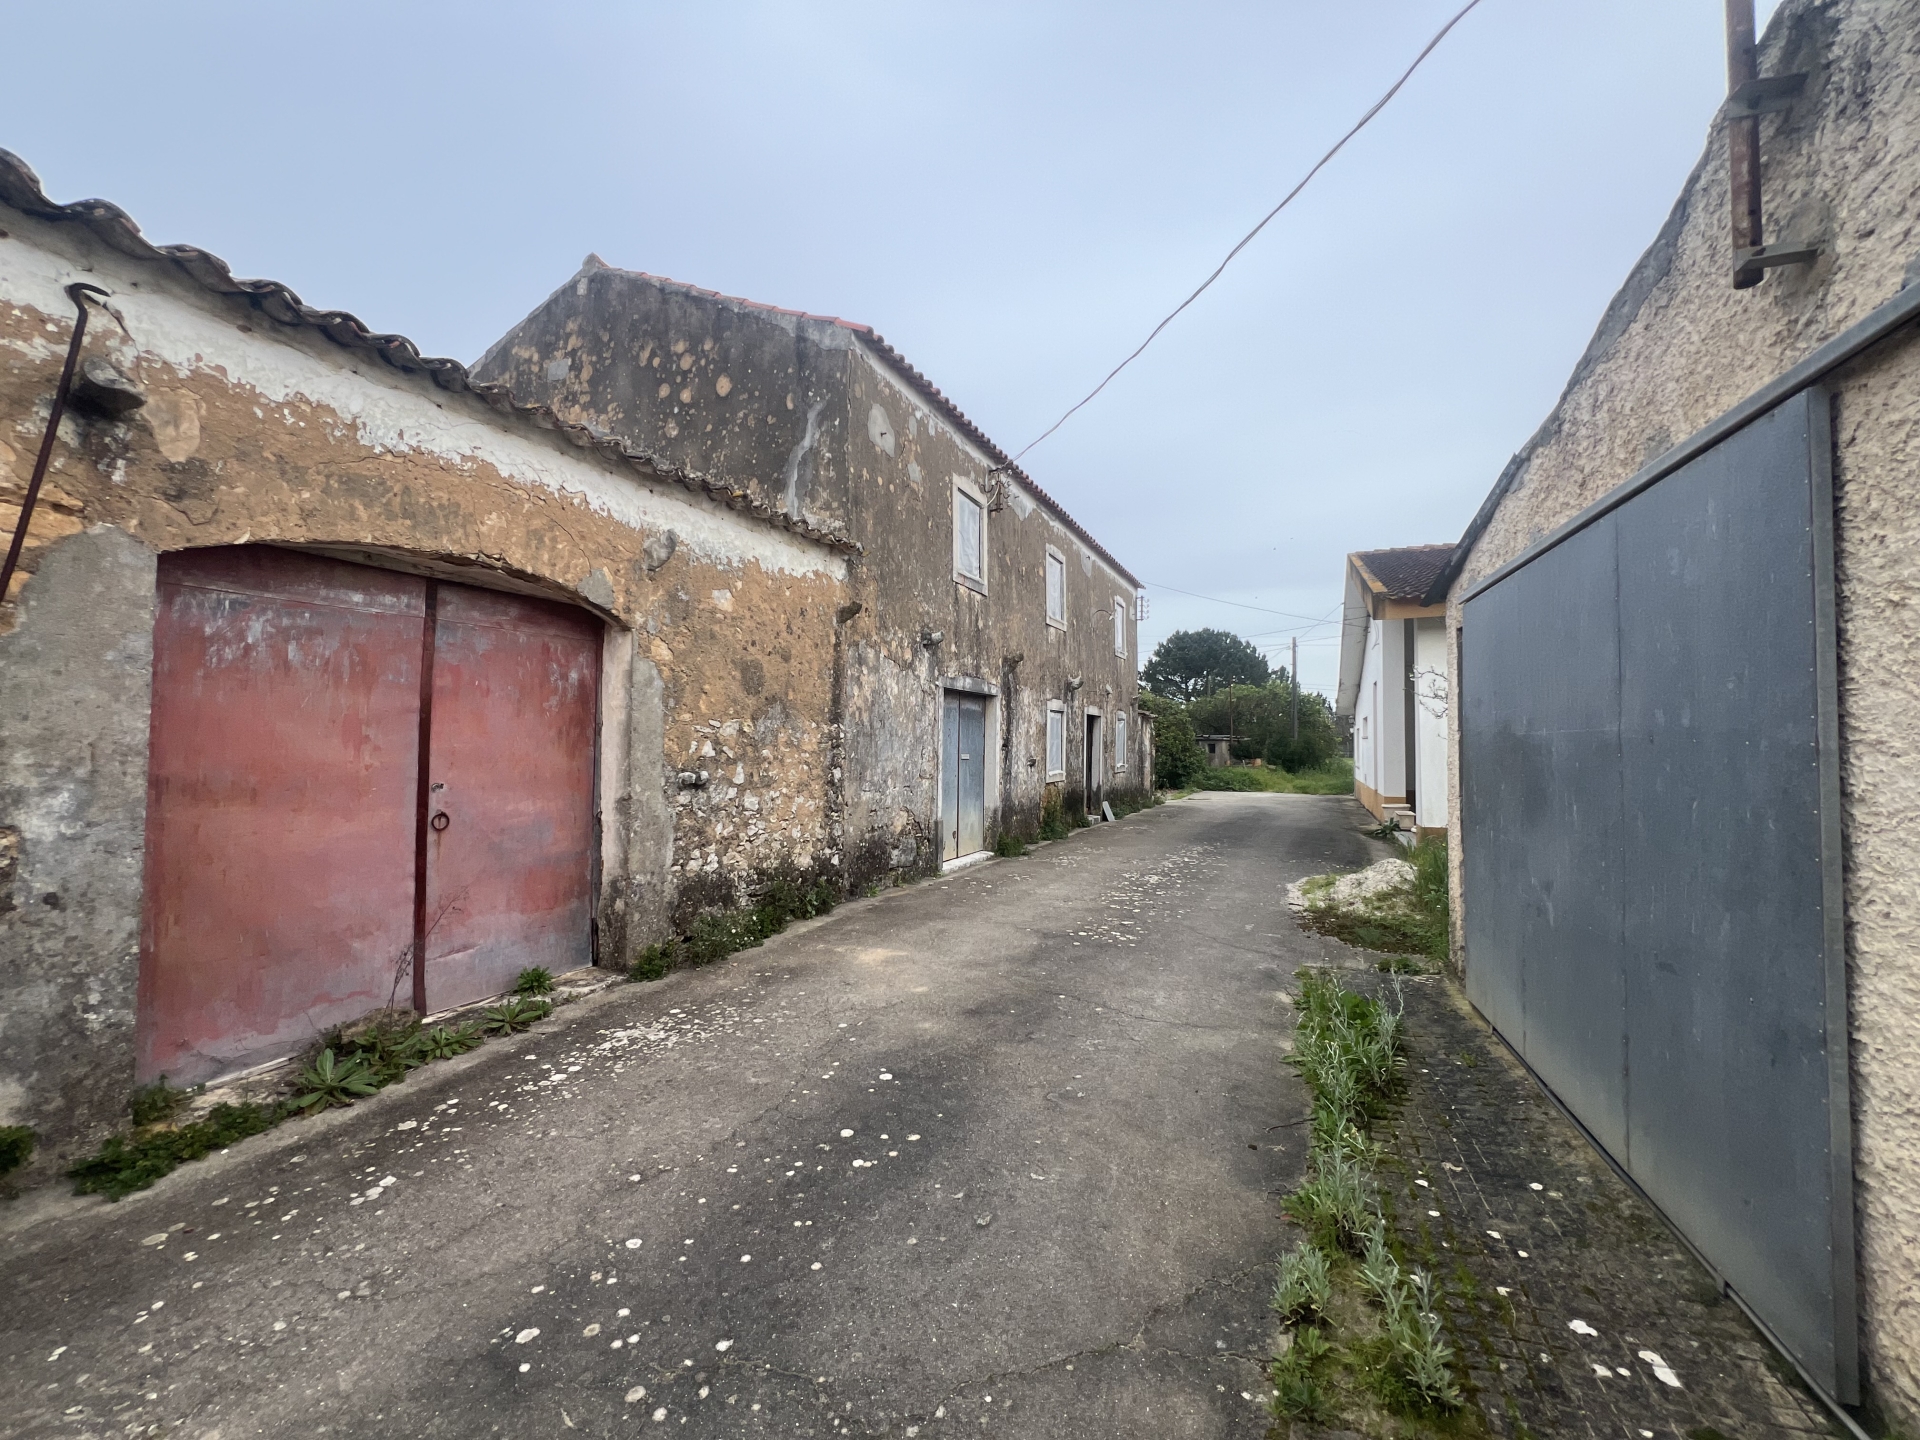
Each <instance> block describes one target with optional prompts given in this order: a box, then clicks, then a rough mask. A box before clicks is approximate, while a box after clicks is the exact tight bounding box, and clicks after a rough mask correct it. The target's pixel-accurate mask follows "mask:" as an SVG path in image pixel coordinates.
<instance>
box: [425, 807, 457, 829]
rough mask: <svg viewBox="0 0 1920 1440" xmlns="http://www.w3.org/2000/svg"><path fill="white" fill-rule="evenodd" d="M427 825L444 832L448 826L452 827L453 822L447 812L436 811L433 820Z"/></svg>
mask: <svg viewBox="0 0 1920 1440" xmlns="http://www.w3.org/2000/svg"><path fill="white" fill-rule="evenodd" d="M427 823H428V824H429V825H431V826H432V827H433V828H434V829H435V830H444V829H446V828H447V826H449V825H451V824H452V823H453V821H452V820H450V819H449V818H448V817H447V812H446V811H444V810H436V811H434V812H433V818H432V819H431V820H429V821H428V822H427Z"/></svg>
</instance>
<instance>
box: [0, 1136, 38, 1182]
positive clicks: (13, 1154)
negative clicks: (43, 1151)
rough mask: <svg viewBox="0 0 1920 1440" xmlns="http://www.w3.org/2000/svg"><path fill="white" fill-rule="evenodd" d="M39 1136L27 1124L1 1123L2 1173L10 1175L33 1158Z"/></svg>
mask: <svg viewBox="0 0 1920 1440" xmlns="http://www.w3.org/2000/svg"><path fill="white" fill-rule="evenodd" d="M38 1138H39V1137H38V1136H36V1135H35V1134H34V1133H33V1129H32V1127H31V1126H27V1125H0V1175H10V1174H12V1173H13V1172H14V1171H15V1170H18V1169H19V1168H20V1167H21V1166H22V1165H25V1164H26V1163H27V1161H29V1160H31V1159H32V1158H33V1146H34V1142H35V1140H37V1139H38Z"/></svg>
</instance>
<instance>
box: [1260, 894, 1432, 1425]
mask: <svg viewBox="0 0 1920 1440" xmlns="http://www.w3.org/2000/svg"><path fill="white" fill-rule="evenodd" d="M1442 873H1443V874H1444V872H1442ZM1391 984H1392V989H1391V991H1390V994H1389V997H1388V998H1387V999H1385V1000H1381V999H1372V998H1369V997H1368V996H1365V995H1361V994H1358V993H1356V992H1354V991H1352V990H1348V989H1347V988H1345V987H1344V986H1343V985H1341V984H1340V983H1339V982H1338V980H1336V979H1334V978H1332V977H1330V976H1327V975H1323V974H1318V973H1312V972H1303V973H1302V974H1301V976H1300V996H1299V1015H1300V1023H1299V1029H1298V1033H1297V1035H1296V1037H1295V1041H1294V1050H1293V1054H1292V1055H1291V1056H1290V1057H1289V1063H1291V1064H1292V1065H1293V1066H1294V1067H1295V1068H1296V1069H1297V1070H1298V1071H1299V1072H1300V1075H1301V1078H1302V1079H1304V1080H1305V1081H1306V1082H1307V1085H1308V1087H1309V1089H1311V1091H1312V1092H1313V1111H1312V1115H1311V1117H1310V1119H1311V1132H1310V1133H1311V1142H1310V1153H1309V1159H1308V1176H1307V1179H1306V1182H1305V1183H1304V1184H1302V1185H1301V1187H1300V1188H1299V1189H1298V1190H1296V1191H1295V1192H1294V1193H1293V1194H1292V1195H1290V1196H1288V1197H1287V1201H1286V1208H1287V1210H1288V1212H1289V1213H1290V1214H1291V1215H1292V1216H1293V1217H1294V1218H1295V1219H1296V1220H1298V1221H1299V1222H1300V1224H1301V1226H1302V1228H1304V1229H1305V1230H1306V1232H1307V1238H1306V1240H1305V1241H1304V1242H1302V1243H1301V1244H1300V1245H1299V1246H1298V1247H1297V1248H1296V1249H1295V1250H1294V1251H1293V1252H1292V1253H1290V1254H1288V1255H1286V1256H1283V1257H1282V1258H1281V1260H1280V1264H1279V1267H1278V1279H1277V1283H1276V1284H1275V1287H1274V1293H1273V1299H1272V1302H1271V1303H1272V1306H1273V1309H1274V1310H1275V1312H1276V1313H1278V1314H1279V1316H1280V1317H1281V1319H1282V1321H1283V1322H1285V1323H1286V1324H1287V1325H1288V1326H1289V1327H1290V1335H1289V1341H1290V1343H1289V1344H1288V1345H1287V1347H1286V1349H1285V1350H1284V1352H1283V1353H1281V1354H1280V1355H1279V1356H1278V1357H1277V1358H1276V1359H1275V1360H1274V1362H1273V1365H1272V1368H1271V1378H1272V1380H1273V1387H1274V1401H1273V1404H1274V1410H1275V1413H1276V1414H1277V1415H1279V1416H1284V1417H1288V1418H1292V1419H1299V1420H1306V1421H1314V1422H1321V1421H1327V1420H1329V1419H1330V1418H1331V1417H1332V1414H1333V1412H1334V1411H1335V1410H1336V1409H1337V1408H1338V1407H1337V1404H1336V1402H1337V1400H1338V1399H1339V1397H1340V1396H1341V1395H1342V1394H1354V1393H1356V1391H1355V1390H1354V1389H1353V1387H1354V1386H1355V1383H1356V1382H1357V1383H1358V1389H1359V1390H1360V1391H1365V1392H1370V1393H1371V1394H1372V1395H1373V1396H1374V1397H1375V1399H1377V1400H1378V1401H1379V1402H1380V1403H1382V1404H1384V1405H1385V1406H1387V1408H1388V1409H1390V1410H1393V1411H1395V1412H1397V1413H1400V1414H1402V1415H1406V1416H1426V1417H1432V1418H1435V1419H1439V1418H1444V1417H1446V1416H1450V1415H1452V1414H1454V1413H1455V1412H1457V1411H1459V1410H1460V1409H1461V1407H1462V1405H1463V1404H1464V1401H1463V1399H1462V1395H1461V1391H1460V1386H1459V1384H1458V1382H1457V1379H1456V1376H1455V1357H1454V1353H1453V1349H1452V1347H1451V1346H1450V1345H1449V1344H1448V1343H1447V1341H1446V1338H1445V1333H1444V1325H1443V1322H1442V1320H1441V1318H1440V1314H1439V1311H1438V1308H1437V1303H1438V1302H1437V1300H1436V1298H1435V1285H1434V1282H1433V1278H1432V1275H1431V1274H1430V1273H1429V1272H1428V1271H1426V1270H1423V1269H1420V1268H1418V1267H1415V1266H1410V1265H1408V1264H1406V1263H1405V1262H1404V1261H1403V1259H1402V1258H1401V1257H1400V1256H1399V1255H1398V1254H1396V1253H1395V1250H1394V1248H1393V1241H1392V1238H1391V1235H1390V1233H1389V1231H1388V1229H1387V1226H1386V1222H1385V1220H1384V1219H1383V1218H1382V1217H1381V1214H1380V1210H1379V1199H1378V1196H1377V1192H1376V1191H1375V1187H1374V1185H1373V1183H1372V1178H1371V1176H1372V1170H1373V1167H1374V1166H1375V1164H1376V1163H1378V1160H1379V1158H1380V1152H1379V1149H1378V1147H1377V1146H1376V1145H1375V1144H1374V1142H1373V1141H1372V1139H1371V1138H1369V1135H1368V1129H1369V1126H1370V1125H1371V1124H1372V1123H1373V1121H1374V1120H1375V1119H1376V1118H1377V1117H1378V1116H1379V1115H1381V1114H1383V1113H1384V1112H1385V1109H1386V1107H1387V1104H1388V1103H1389V1101H1390V1100H1391V1098H1392V1096H1393V1095H1394V1093H1395V1092H1396V1091H1397V1089H1398V1088H1399V1084H1400V1071H1401V1065H1402V1058H1401V1046H1402V1040H1403V1035H1402V1023H1401V1014H1402V1010H1403V1004H1402V999H1401V994H1400V989H1399V981H1398V979H1397V978H1396V979H1394V980H1393V981H1392V982H1391ZM1343 1276H1345V1277H1347V1279H1346V1280H1345V1281H1344V1282H1343V1281H1342V1278H1341V1277H1343ZM1356 1282H1357V1288H1358V1290H1359V1291H1360V1292H1361V1294H1362V1295H1364V1297H1365V1301H1364V1302H1360V1301H1349V1302H1345V1306H1346V1308H1345V1309H1344V1310H1343V1309H1342V1302H1341V1301H1340V1300H1339V1295H1338V1292H1339V1290H1340V1286H1341V1285H1342V1283H1345V1284H1346V1285H1349V1286H1354V1285H1355V1284H1356ZM1336 1315H1340V1316H1342V1317H1344V1318H1343V1323H1344V1321H1345V1320H1353V1319H1355V1317H1356V1316H1357V1317H1358V1318H1357V1321H1356V1323H1355V1324H1354V1325H1353V1326H1352V1327H1350V1328H1353V1329H1357V1330H1358V1331H1359V1332H1360V1333H1357V1334H1354V1335H1352V1337H1351V1338H1349V1339H1346V1340H1345V1341H1344V1343H1336V1341H1337V1339H1338V1337H1339V1333H1340V1327H1339V1326H1336V1325H1335V1324H1334V1317H1335V1316H1336ZM1322 1326H1326V1327H1327V1328H1325V1329H1323V1328H1321V1327H1322ZM1375 1327H1377V1328H1375ZM1367 1332H1371V1333H1367ZM1343 1386H1345V1387H1347V1388H1346V1389H1344V1390H1343V1388H1342V1387H1343Z"/></svg>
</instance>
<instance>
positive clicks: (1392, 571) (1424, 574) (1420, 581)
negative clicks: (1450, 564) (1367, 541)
mask: <svg viewBox="0 0 1920 1440" xmlns="http://www.w3.org/2000/svg"><path fill="white" fill-rule="evenodd" d="M1452 554H1453V546H1451V545H1403V546H1401V547H1400V548H1399V549H1397V550H1356V551H1355V552H1354V554H1353V559H1354V561H1355V562H1356V563H1358V564H1359V566H1360V567H1361V569H1362V570H1364V571H1365V572H1366V573H1367V574H1368V575H1370V576H1372V578H1373V579H1374V580H1375V581H1377V582H1378V583H1379V585H1380V588H1381V591H1382V592H1383V593H1384V594H1385V595H1386V597H1387V598H1388V599H1389V600H1406V601H1409V602H1411V603H1413V604H1415V605H1419V604H1422V603H1424V602H1425V600H1426V596H1427V589H1428V587H1429V586H1431V585H1432V584H1433V581H1434V577H1435V576H1437V575H1438V574H1439V573H1440V572H1441V570H1442V569H1444V568H1445V567H1446V563H1447V560H1448V559H1449V558H1450V557H1451V556H1452Z"/></svg>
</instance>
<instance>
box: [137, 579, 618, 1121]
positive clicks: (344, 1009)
mask: <svg viewBox="0 0 1920 1440" xmlns="http://www.w3.org/2000/svg"><path fill="white" fill-rule="evenodd" d="M442 620H443V621H444V622H445V623H436V622H437V621H442ZM598 653H599V644H598V627H597V625H596V624H595V623H594V622H593V621H591V620H590V619H588V618H587V617H586V616H584V615H582V614H579V613H578V612H573V611H569V610H568V609H567V608H566V607H563V606H555V605H549V604H546V603H543V602H540V601H535V600H527V599H522V598H520V597H517V596H506V595H496V594H494V593H492V592H488V591H479V590H473V589H470V588H468V587H465V586H459V585H447V584H442V583H439V582H435V581H428V580H424V579H421V578H418V577H415V576H409V575H400V574H394V573H389V572H386V571H381V570H374V569H369V568H366V567H363V566H357V565H349V564H346V563H344V562H340V561H335V560H328V559H323V558H320V557H316V556H310V555H302V554H298V553H296V552H291V551H283V550H274V549H271V548H267V547H237V548H234V549H227V550H208V551H198V552H194V551H189V552H183V553H179V554H173V555H167V556H163V557H162V558H161V562H160V584H159V595H158V608H157V613H156V618H155V623H154V683H153V722H152V741H151V756H150V762H149V764H150V771H149V780H148V811H147V857H146V866H147V872H146V914H145V921H144V925H143V927H142V937H141V958H140V1000H139V1016H138V1022H137V1031H138V1067H139V1074H140V1077H141V1078H142V1079H152V1078H153V1077H155V1076H158V1075H162V1074H164V1075H166V1076H168V1077H169V1078H170V1079H171V1080H172V1081H173V1082H174V1083H176V1084H190V1083H193V1082H195V1081H198V1080H203V1079H209V1078H212V1077H213V1076H216V1075H221V1074H227V1073H231V1072H232V1071H234V1070H237V1069H241V1068H244V1067H246V1066H248V1065H251V1064H255V1063H258V1062H261V1061H265V1060H271V1059H275V1058H277V1057H279V1056H282V1055H286V1054H288V1053H290V1052H292V1051H294V1050H297V1049H299V1048H300V1047H301V1046H302V1045H304V1044H306V1043H307V1042H308V1041H309V1040H311V1039H312V1038H313V1037H314V1036H316V1035H318V1034H320V1033H321V1032H323V1031H325V1030H326V1029H327V1028H329V1027H330V1026H332V1025H335V1024H338V1023H340V1022H342V1021H345V1020H351V1019H354V1018H356V1017H357V1016H360V1015H362V1014H364V1013H366V1012H367V1011H369V1010H372V1009H376V1008H378V1007H380V1006H383V1005H386V1004H388V1003H390V1002H392V1003H398V1004H400V1005H403V1006H404V1005H406V1004H408V1003H409V1002H411V1003H413V1004H415V1005H431V1006H432V1007H433V1008H436V1009H437V1008H442V1007H444V1006H446V1005H450V1004H457V1003H460V1002H461V1001H464V1000H469V999H476V998H480V997H481V996H484V995H487V994H492V993H495V992H497V991H498V990H501V989H503V988H505V987H506V986H507V985H509V984H510V983H511V982H512V979H513V976H514V974H515V973H516V972H517V971H518V970H519V969H520V968H521V967H522V966H525V965H545V966H547V967H548V968H549V969H552V970H554V971H556V972H557V971H560V970H563V969H571V968H573V967H574V966H577V965H583V964H587V963H590V959H591V948H590V931H589V928H588V927H589V919H588V917H589V910H590V874H591V858H592V839H593V820H592V778H593V740H594V717H595V695H596V692H597V683H596V682H597V671H598ZM423 670H424V672H425V673H424V675H423ZM423 681H424V683H423ZM428 697H431V704H430V706H428V705H423V702H424V701H426V700H427V699H428ZM423 718H424V720H425V723H423ZM423 743H424V744H426V745H427V746H428V747H429V754H430V761H429V770H430V782H431V783H432V784H434V785H438V786H442V787H444V788H443V789H439V790H435V791H428V790H426V789H425V788H424V787H422V785H421V783H420V780H421V776H420V771H419V765H418V761H419V757H420V752H421V748H422V745H423ZM435 813H440V814H444V815H446V817H447V818H446V820H445V822H444V825H445V828H444V829H442V830H436V829H434V828H433V826H432V825H431V824H430V820H431V817H432V815H433V814H435ZM422 932H425V933H426V934H427V946H426V950H427V954H428V963H427V965H426V966H425V967H423V969H424V973H422V974H419V975H416V974H415V973H414V967H413V965H412V963H411V962H412V956H413V954H414V953H415V949H414V946H415V942H416V939H417V937H418V936H419V935H420V934H421V933H422Z"/></svg>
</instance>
